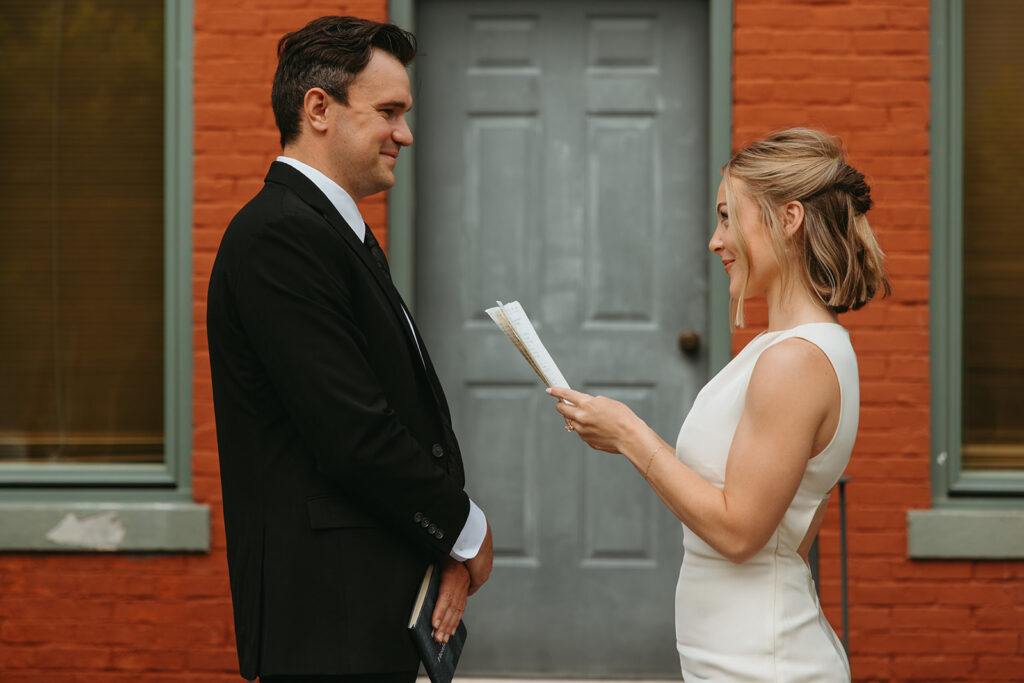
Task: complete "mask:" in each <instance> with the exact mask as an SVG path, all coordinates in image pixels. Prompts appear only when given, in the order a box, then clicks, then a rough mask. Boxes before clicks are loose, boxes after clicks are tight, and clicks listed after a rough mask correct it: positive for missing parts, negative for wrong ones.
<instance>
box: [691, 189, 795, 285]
mask: <svg viewBox="0 0 1024 683" xmlns="http://www.w3.org/2000/svg"><path fill="white" fill-rule="evenodd" d="M731 182H732V195H733V208H734V209H736V212H737V213H738V214H739V215H738V216H730V215H729V207H728V205H727V204H726V199H725V179H723V180H722V182H721V183H719V185H718V198H717V199H716V200H715V210H716V213H717V216H718V224H717V225H716V227H715V234H713V235H712V236H711V242H709V243H708V249H710V250H711V251H712V252H714V254H715V255H716V256H718V257H719V258H721V259H722V265H723V266H724V267H725V272H726V274H727V275H728V276H729V296H730V297H732V298H733V299H739V297H740V294H741V293H742V294H743V296H744V298H750V297H754V296H759V295H761V294H764V293H766V292H767V290H768V288H769V286H770V285H771V283H772V282H773V281H774V280H775V279H777V277H778V273H779V267H778V263H777V262H776V261H775V258H774V255H773V254H772V248H771V244H769V242H768V235H767V231H766V230H765V227H764V225H763V224H762V223H761V217H760V212H759V211H758V208H757V204H755V203H754V201H753V200H752V199H751V198H750V197H749V196H748V194H747V191H746V186H745V185H744V183H743V181H742V180H740V179H738V178H732V179H731ZM740 221H742V226H743V227H742V228H741V227H740ZM739 230H742V231H743V237H744V242H746V252H747V254H746V258H744V257H743V256H742V255H741V254H740V250H739V244H738V239H737V234H736V233H737V232H738V231H739ZM745 279H746V283H747V288H746V291H745V292H744V291H743V283H744V280H745Z"/></svg>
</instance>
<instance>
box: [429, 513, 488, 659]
mask: <svg viewBox="0 0 1024 683" xmlns="http://www.w3.org/2000/svg"><path fill="white" fill-rule="evenodd" d="M488 533H490V532H489V531H488ZM469 585H470V579H469V570H467V569H466V566H465V565H464V564H462V563H461V562H459V561H458V560H456V559H454V558H451V557H448V558H445V561H444V564H442V565H441V587H440V588H439V589H438V591H437V604H436V605H435V606H434V614H433V615H432V616H431V617H430V623H431V624H433V625H434V640H436V641H437V642H439V643H447V642H448V639H449V638H451V637H452V636H453V635H454V634H455V629H456V628H458V626H459V622H460V621H462V614H463V612H465V611H466V596H467V595H468V594H469V593H468V591H469Z"/></svg>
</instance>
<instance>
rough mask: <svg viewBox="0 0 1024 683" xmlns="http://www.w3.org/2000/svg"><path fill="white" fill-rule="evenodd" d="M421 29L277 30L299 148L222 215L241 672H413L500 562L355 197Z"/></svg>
mask: <svg viewBox="0 0 1024 683" xmlns="http://www.w3.org/2000/svg"><path fill="white" fill-rule="evenodd" d="M415 54H416V43H415V39H414V38H413V36H412V35H411V34H409V33H407V32H405V31H403V30H401V29H399V28H397V27H395V26H392V25H390V24H379V23H376V22H372V21H366V20H363V19H356V18H352V17H323V18H320V19H317V20H315V21H313V22H311V23H309V24H308V25H307V26H305V27H304V28H302V29H300V30H298V31H296V32H294V33H290V34H288V35H286V36H284V38H282V39H281V41H280V43H279V45H278V68H277V73H276V74H275V76H274V85H273V91H272V96H271V101H272V105H273V109H274V117H275V119H276V122H277V125H278V128H279V130H280V132H281V144H282V147H283V153H282V156H280V157H278V158H277V161H275V162H274V163H273V164H272V165H271V167H270V171H269V172H268V174H267V177H266V182H265V185H264V187H263V189H262V190H261V191H260V193H259V194H257V195H256V197H254V198H253V199H252V200H251V201H250V202H249V203H248V204H247V205H246V206H245V207H243V208H242V210H241V211H239V212H238V214H237V215H236V216H235V218H234V220H232V221H231V224H230V225H229V226H228V228H227V231H226V232H225V233H224V237H223V241H222V242H221V245H220V249H219V251H218V254H217V260H216V262H215V264H214V267H213V272H212V274H211V277H210V288H209V297H208V310H207V329H208V337H209V347H210V364H211V369H212V376H213V393H214V406H215V412H216V419H217V440H218V445H219V450H220V466H221V485H222V489H223V496H224V523H225V531H226V536H227V552H228V569H229V574H230V579H231V595H232V601H233V605H234V615H235V635H236V640H237V645H238V659H239V668H240V672H241V674H242V676H243V677H245V678H247V679H254V678H255V677H257V676H259V677H260V680H261V681H263V682H264V683H281V682H291V681H311V682H312V681H320V682H327V681H377V682H378V683H389V682H391V681H395V682H407V681H413V680H414V679H415V676H416V671H417V668H418V665H419V662H418V659H417V655H416V652H415V650H414V649H413V647H412V645H411V641H410V639H409V636H408V633H407V629H406V625H407V620H408V618H409V613H410V610H411V607H412V603H413V600H414V598H415V595H416V592H417V590H418V588H419V583H420V580H421V578H422V576H423V573H424V571H425V569H426V567H427V565H428V564H429V563H431V562H438V563H440V565H441V567H442V587H441V598H440V599H439V601H438V606H437V609H436V610H435V612H434V615H433V617H434V625H435V630H436V636H435V637H436V638H437V639H439V640H441V641H445V640H447V639H448V638H449V637H450V636H451V634H452V633H454V631H455V627H456V626H457V625H458V622H459V620H460V619H461V616H462V611H463V609H464V608H465V603H466V595H467V594H472V593H473V592H474V591H475V590H476V589H478V588H479V587H480V585H481V584H482V583H483V582H484V581H486V580H487V578H488V575H489V574H490V571H491V563H492V558H493V553H492V543H491V533H490V528H489V526H488V524H487V521H486V518H485V517H484V514H483V512H482V511H481V510H480V508H478V507H477V506H476V505H475V504H474V503H473V501H471V500H470V499H469V496H467V495H466V493H465V492H464V491H463V486H464V483H465V477H464V473H463V465H462V457H461V454H460V451H459V445H458V442H457V441H456V438H455V434H454V433H453V432H452V427H451V418H450V415H449V412H448V405H447V402H446V401H445V397H444V392H443V391H442V389H441V386H440V384H439V383H438V380H437V376H436V375H435V373H434V369H433V366H432V364H431V362H430V356H429V354H428V353H427V350H426V348H425V347H424V346H423V340H422V337H421V336H420V334H419V332H418V330H417V329H416V326H415V323H414V322H413V320H412V317H411V316H410V314H409V312H408V311H407V310H406V308H405V305H404V304H403V302H402V300H401V297H400V296H399V294H398V292H397V291H396V290H395V287H394V285H393V284H392V282H391V278H390V275H389V272H388V266H387V260H386V258H385V257H384V254H383V252H382V251H381V249H380V247H379V246H378V245H377V242H376V240H375V239H374V236H373V233H372V232H371V231H370V229H369V228H368V227H367V226H366V224H365V223H364V222H363V219H362V217H361V216H360V213H359V209H358V208H357V206H356V202H357V201H359V200H361V199H363V198H364V197H366V196H368V195H371V194H374V193H377V192H380V191H382V190H386V189H388V188H390V187H391V186H392V185H394V182H395V176H394V168H395V164H396V163H397V161H398V156H399V152H400V150H401V149H402V147H405V146H408V145H411V144H412V133H411V132H410V131H409V127H408V125H407V123H406V114H407V112H408V111H409V109H410V108H411V106H412V96H411V94H410V89H409V78H408V75H407V74H406V71H405V66H406V65H407V64H409V62H411V61H412V59H413V57H414V56H415Z"/></svg>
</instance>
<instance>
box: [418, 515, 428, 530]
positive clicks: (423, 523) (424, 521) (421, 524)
mask: <svg viewBox="0 0 1024 683" xmlns="http://www.w3.org/2000/svg"><path fill="white" fill-rule="evenodd" d="M420 526H421V527H423V528H424V529H426V528H427V527H428V526H430V517H424V518H423V519H421V520H420Z"/></svg>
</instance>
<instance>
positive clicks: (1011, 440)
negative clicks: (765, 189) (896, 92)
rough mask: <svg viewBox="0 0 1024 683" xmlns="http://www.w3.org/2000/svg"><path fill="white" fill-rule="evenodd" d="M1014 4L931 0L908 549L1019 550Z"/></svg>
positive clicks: (952, 553) (1021, 384) (1022, 260)
mask: <svg viewBox="0 0 1024 683" xmlns="http://www.w3.org/2000/svg"><path fill="white" fill-rule="evenodd" d="M1021 26H1024V4H1021V3H1019V2H1016V1H1015V0H970V2H965V1H964V0H932V2H931V29H930V30H931V92H932V108H931V113H932V117H931V207H932V212H931V233H932V252H931V275H930V279H931V301H930V307H929V315H930V319H931V335H930V338H931V390H932V400H931V424H932V429H931V456H932V467H931V487H932V508H931V509H928V510H910V511H908V513H907V552H908V554H909V556H910V557H912V558H917V559H928V558H965V559H998V558H1006V559H1024V410H1022V408H1024V398H1022V395H1024V320H1022V319H1021V311H1022V309H1024V295H1022V294H1021V292H1022V285H1024V231H1022V230H1021V229H1020V225H1019V222H1020V218H1019V217H1020V216H1021V215H1022V211H1021V209H1022V208H1024V207H1022V202H1024V193H1022V192H1021V189H1020V188H1021V186H1022V184H1024V170H1022V169H1021V167H1020V165H1019V162H1018V160H1019V158H1020V156H1021V153H1022V152H1024V118H1022V116H1024V91H1022V89H1021V87H1020V84H1021V83H1022V82H1024V51H1022V49H1021V47H1020V42H1019V39H1018V35H1017V34H1018V33H1019V31H1020V28H1021Z"/></svg>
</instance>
